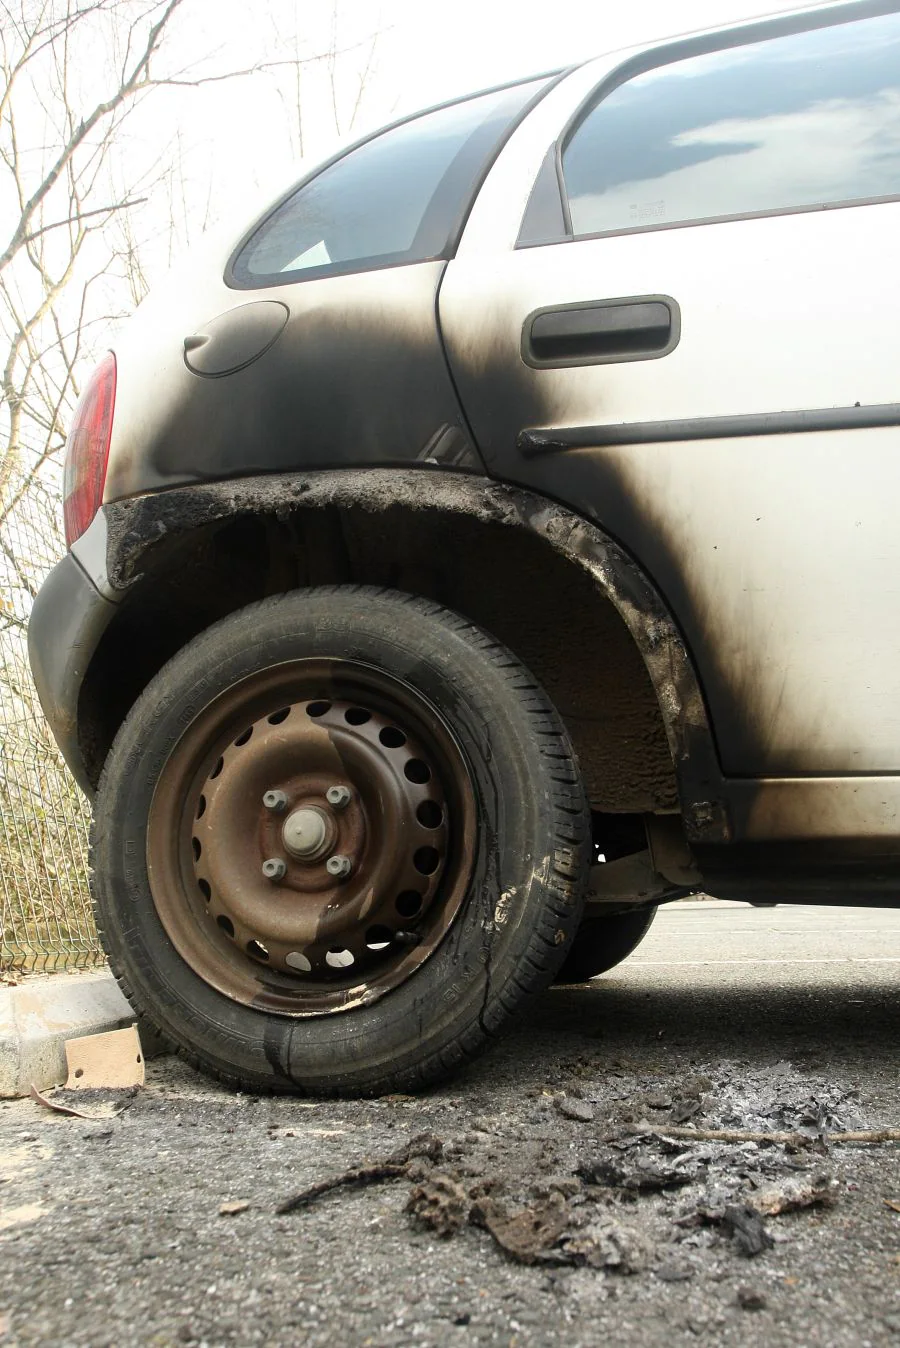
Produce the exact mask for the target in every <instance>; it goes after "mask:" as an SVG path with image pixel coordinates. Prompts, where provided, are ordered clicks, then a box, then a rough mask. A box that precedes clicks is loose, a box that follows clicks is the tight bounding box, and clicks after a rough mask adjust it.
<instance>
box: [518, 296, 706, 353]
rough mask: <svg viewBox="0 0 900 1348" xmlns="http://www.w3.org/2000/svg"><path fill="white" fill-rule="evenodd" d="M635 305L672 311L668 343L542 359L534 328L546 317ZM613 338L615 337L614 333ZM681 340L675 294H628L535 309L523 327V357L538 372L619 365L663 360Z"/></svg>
mask: <svg viewBox="0 0 900 1348" xmlns="http://www.w3.org/2000/svg"><path fill="white" fill-rule="evenodd" d="M632 305H662V306H663V307H664V308H665V309H667V310H668V314H669V330H668V337H667V339H666V341H665V342H664V343H663V344H662V345H661V346H657V347H653V348H651V349H633V350H630V351H629V350H625V349H620V350H617V351H616V350H614V351H594V352H592V353H590V354H587V353H586V354H584V355H572V356H563V355H556V356H552V355H551V356H542V355H540V354H539V352H538V351H536V350H535V347H534V337H535V334H534V329H535V325H536V324H537V323H538V320H540V319H541V318H543V317H544V315H545V314H552V315H554V316H557V315H559V316H562V315H565V314H573V315H574V314H578V313H583V312H584V311H585V310H592V309H625V308H627V307H630V306H632ZM611 335H612V334H611ZM680 339H681V310H680V308H679V307H678V303H677V301H676V300H673V299H672V296H671V295H626V296H624V297H622V298H619V299H605V300H582V301H580V302H579V303H577V304H549V305H546V306H544V307H543V308H541V309H534V310H533V311H532V312H531V313H530V314H529V315H528V317H527V318H526V319H525V322H524V324H523V327H522V345H521V355H522V359H523V360H524V362H525V364H526V365H530V366H531V367H532V369H535V370H547V369H552V370H561V369H568V368H571V367H573V366H577V365H616V364H619V363H621V362H622V361H635V360H659V359H660V357H662V356H668V355H669V353H670V352H671V351H674V350H675V348H676V346H677V345H678V343H679V341H680Z"/></svg>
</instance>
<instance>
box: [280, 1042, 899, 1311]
mask: <svg viewBox="0 0 900 1348" xmlns="http://www.w3.org/2000/svg"><path fill="white" fill-rule="evenodd" d="M626 1079H627V1078H623V1077H621V1076H620V1078H619V1080H618V1082H617V1083H616V1084H617V1085H621V1084H624V1081H625V1080H626ZM611 1094H612V1095H613V1096H616V1095H617V1096H619V1099H618V1100H613V1101H611V1100H610V1095H611ZM551 1110H552V1113H553V1114H554V1115H555V1116H556V1118H557V1121H558V1122H557V1124H554V1125H553V1127H549V1126H548V1125H549V1124H550V1122H551V1114H550V1111H551ZM688 1118H689V1119H690V1120H691V1125H690V1127H686V1126H684V1123H683V1121H684V1120H685V1119H688ZM561 1120H566V1121H567V1122H568V1125H569V1126H568V1127H566V1126H564V1125H563V1124H562V1122H561ZM674 1120H678V1122H677V1123H675V1122H673V1121H674ZM531 1122H532V1125H533V1126H532V1128H531V1129H529V1130H522V1129H521V1128H517V1129H512V1130H511V1131H510V1132H509V1133H507V1131H506V1129H505V1128H504V1126H503V1121H502V1120H478V1121H477V1122H476V1123H474V1124H473V1125H472V1128H471V1131H470V1132H468V1133H466V1134H465V1135H464V1136H462V1137H459V1138H448V1139H441V1138H438V1137H436V1136H434V1135H433V1134H429V1133H424V1134H419V1135H416V1136H414V1137H413V1138H412V1139H411V1140H410V1141H409V1142H407V1143H406V1144H404V1145H403V1146H402V1147H400V1148H398V1149H397V1150H395V1151H394V1152H393V1153H391V1154H390V1155H389V1156H387V1157H384V1158H382V1159H376V1160H366V1161H361V1162H360V1164H359V1165H358V1166H354V1167H352V1168H351V1169H349V1170H347V1171H344V1172H342V1173H341V1174H338V1175H335V1176H332V1177H330V1178H328V1179H325V1180H323V1181H321V1182H319V1183H318V1184H315V1185H313V1186H311V1187H310V1188H308V1189H306V1190H304V1191H303V1192H302V1193H300V1194H298V1195H295V1196H294V1197H293V1198H291V1199H289V1200H287V1201H286V1202H284V1203H282V1204H281V1206H280V1207H279V1208H278V1209H277V1211H278V1213H279V1214H285V1213H288V1212H292V1211H294V1210H295V1209H297V1208H300V1207H308V1206H309V1205H310V1203H312V1202H314V1201H317V1200H318V1199H320V1198H324V1197H325V1196H326V1195H328V1194H332V1193H334V1192H335V1191H338V1190H343V1191H348V1190H350V1189H355V1188H360V1187H363V1186H368V1185H371V1184H377V1183H387V1182H391V1181H398V1180H400V1181H406V1182H408V1183H410V1184H411V1189H410V1193H409V1196H408V1200H407V1202H406V1205H405V1212H406V1215H407V1219H408V1221H409V1223H410V1225H411V1227H412V1228H413V1229H418V1230H420V1231H425V1232H427V1233H429V1234H431V1235H433V1236H437V1237H438V1238H440V1239H443V1240H448V1239H450V1238H452V1237H458V1236H461V1235H462V1234H463V1233H464V1232H466V1231H470V1232H472V1231H473V1230H482V1231H485V1232H487V1233H488V1234H489V1235H490V1236H491V1237H492V1239H493V1242H494V1244H495V1245H496V1247H497V1248H498V1249H499V1250H500V1251H501V1252H502V1254H503V1255H504V1256H506V1257H507V1258H509V1259H511V1260H513V1261H515V1262H517V1263H521V1264H529V1265H543V1266H548V1267H564V1266H569V1267H585V1268H593V1269H598V1270H606V1271H609V1272H615V1273H620V1274H638V1273H643V1272H653V1273H654V1274H655V1276H656V1277H658V1278H659V1279H660V1280H662V1281H670V1282H675V1281H681V1280H685V1279H690V1278H691V1277H692V1276H693V1274H694V1271H695V1263H694V1261H695V1260H696V1259H698V1258H702V1257H703V1252H704V1251H705V1250H709V1249H711V1248H715V1249H717V1250H719V1251H720V1252H729V1253H730V1254H731V1255H733V1256H734V1257H735V1258H738V1259H754V1258H756V1257H758V1256H760V1255H762V1254H764V1253H765V1252H767V1251H770V1250H773V1249H774V1248H775V1247H776V1246H777V1245H778V1244H780V1243H784V1242H785V1241H786V1240H788V1239H790V1235H789V1227H788V1226H786V1225H785V1224H780V1228H781V1229H779V1223H777V1222H773V1220H772V1219H776V1218H780V1217H782V1216H784V1215H786V1214H795V1213H802V1212H804V1211H809V1210H811V1209H819V1210H826V1209H828V1208H830V1207H831V1206H832V1205H833V1204H834V1203H835V1202H836V1201H838V1199H839V1195H840V1191H841V1187H842V1186H841V1181H840V1178H839V1175H838V1173H836V1172H837V1171H838V1170H839V1166H838V1165H837V1164H836V1162H835V1157H834V1153H832V1151H831V1145H830V1139H831V1136H832V1135H833V1134H834V1135H837V1136H838V1137H841V1138H846V1137H854V1138H858V1140H860V1141H872V1142H880V1143H881V1144H882V1145H890V1142H891V1130H878V1131H866V1130H865V1129H864V1128H863V1126H862V1125H863V1124H864V1120H863V1118H862V1116H861V1113H860V1110H859V1104H858V1101H857V1100H856V1099H855V1097H854V1095H853V1093H850V1092H847V1091H846V1090H841V1089H839V1088H837V1087H835V1086H833V1085H831V1084H830V1083H828V1082H827V1081H812V1080H811V1079H810V1078H808V1077H805V1078H804V1077H801V1076H800V1074H799V1073H798V1072H797V1071H796V1070H795V1069H794V1068H793V1066H792V1065H791V1064H790V1063H778V1064H775V1065H774V1066H773V1067H770V1068H767V1069H765V1070H761V1071H756V1072H749V1071H747V1070H745V1069H744V1070H741V1069H740V1068H738V1067H737V1066H736V1065H735V1066H733V1067H732V1066H730V1065H725V1066H724V1067H723V1066H720V1067H719V1068H718V1069H716V1070H715V1071H714V1072H711V1073H710V1074H702V1073H700V1074H698V1075H697V1076H696V1077H695V1078H693V1079H691V1080H688V1081H686V1082H684V1083H683V1084H682V1086H681V1089H680V1091H679V1093H678V1094H677V1095H676V1096H674V1097H673V1096H672V1095H670V1094H666V1093H665V1092H664V1091H662V1090H659V1089H652V1088H651V1089H649V1090H647V1089H646V1088H645V1089H644V1090H639V1089H637V1079H635V1083H634V1089H633V1090H629V1091H616V1090H613V1091H612V1092H611V1091H610V1085H609V1082H608V1081H607V1082H606V1083H605V1084H604V1085H603V1086H598V1087H597V1088H596V1091H595V1092H592V1091H591V1089H590V1088H588V1087H586V1086H585V1085H583V1084H578V1085H576V1086H575V1087H573V1091H572V1093H571V1094H564V1093H560V1092H546V1093H545V1094H543V1095H542V1097H541V1107H540V1108H539V1109H538V1110H537V1111H536V1112H535V1113H534V1114H533V1115H532V1116H531ZM738 1125H739V1126H738ZM848 1130H852V1131H848ZM748 1133H749V1134H752V1135H753V1137H754V1138H762V1139H764V1140H763V1141H757V1140H743V1139H744V1137H745V1135H746V1134H748ZM732 1139H735V1140H732ZM741 1305H742V1306H744V1308H745V1309H752V1308H755V1303H754V1306H751V1305H750V1303H749V1301H748V1302H746V1303H745V1302H742V1303H741Z"/></svg>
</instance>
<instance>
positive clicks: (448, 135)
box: [228, 80, 547, 288]
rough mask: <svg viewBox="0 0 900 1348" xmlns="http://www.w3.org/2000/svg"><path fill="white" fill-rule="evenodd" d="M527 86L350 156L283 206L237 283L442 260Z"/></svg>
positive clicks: (262, 229)
mask: <svg viewBox="0 0 900 1348" xmlns="http://www.w3.org/2000/svg"><path fill="white" fill-rule="evenodd" d="M546 84H547V81H546V80H532V81H529V82H527V83H525V84H520V85H516V86H515V87H513V88H507V89H502V90H500V91H496V92H493V93H488V94H480V95H478V96H477V97H475V98H470V99H466V100H465V101H463V102H460V103H455V104H452V105H451V106H449V107H444V108H439V109H437V110H436V111H434V112H429V113H423V114H422V115H421V116H419V117H415V118H413V119H411V120H410V121H407V122H403V123H401V124H400V125H399V126H395V127H393V128H391V129H389V130H387V131H383V132H381V133H380V134H379V135H376V136H374V137H373V138H372V139H370V140H367V141H365V142H363V144H361V145H359V146H357V147H356V148H355V149H352V150H350V151H348V153H347V154H345V155H343V156H342V157H341V158H340V159H338V160H336V161H334V162H333V163H331V164H330V165H328V166H326V167H325V168H324V169H322V170H321V172H319V173H318V174H317V175H316V176H315V177H314V178H312V179H310V180H309V181H307V182H306V183H304V184H303V185H301V186H300V187H299V188H298V189H297V190H296V191H295V192H293V193H292V194H291V195H290V196H289V197H287V199H286V200H284V201H283V202H282V203H281V204H280V205H279V206H278V207H277V208H276V209H275V210H274V211H273V212H272V213H271V214H270V215H269V216H268V218H267V219H266V220H264V221H263V222H262V224H260V225H259V227H258V228H257V229H256V230H255V231H254V233H253V234H252V235H251V237H250V239H249V240H248V241H247V242H246V243H245V244H244V245H243V247H242V248H241V249H240V250H239V252H238V254H237V256H236V257H235V259H234V261H233V263H232V266H231V273H230V276H229V278H228V279H229V281H230V282H231V283H232V284H233V285H236V286H238V287H243V288H250V287H252V288H256V287H259V286H264V285H275V284H279V285H282V284H284V283H285V282H286V281H292V280H301V279H305V278H312V277H316V276H328V275H334V274H337V273H341V272H348V271H360V270H364V269H371V268H375V267H386V266H397V265H401V264H403V263H410V262H424V261H428V260H429V259H433V258H438V257H443V256H446V255H447V253H448V249H449V248H450V246H451V243H452V241H453V239H454V236H455V233H456V230H457V228H458V226H459V224H460V223H461V218H462V215H463V213H464V211H465V209H466V207H467V206H468V204H469V202H470V200H471V197H472V194H473V193H474V191H475V190H476V188H477V185H478V183H479V181H480V179H481V176H482V174H483V173H484V171H485V169H486V167H487V165H488V163H489V162H490V160H491V159H492V158H493V156H494V154H495V153H496V151H497V149H498V147H499V144H500V142H501V141H502V139H503V137H504V135H505V134H506V133H507V132H508V131H509V130H510V129H511V127H512V126H513V125H514V124H515V122H516V121H517V120H518V118H519V117H520V116H521V114H522V113H523V112H524V110H525V109H526V108H527V106H528V104H529V102H530V101H531V100H532V99H533V98H534V97H535V96H536V95H537V94H539V93H540V91H541V90H542V89H543V88H544V87H546Z"/></svg>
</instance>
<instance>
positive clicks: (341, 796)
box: [325, 786, 350, 810]
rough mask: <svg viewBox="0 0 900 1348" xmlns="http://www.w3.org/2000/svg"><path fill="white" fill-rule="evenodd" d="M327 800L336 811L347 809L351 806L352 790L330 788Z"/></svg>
mask: <svg viewBox="0 0 900 1348" xmlns="http://www.w3.org/2000/svg"><path fill="white" fill-rule="evenodd" d="M325 799H326V800H327V801H328V804H329V805H332V806H334V808H335V809H336V810H343V809H346V807H347V806H348V805H349V804H350V788H349V787H348V786H329V788H328V790H327V791H326V792H325Z"/></svg>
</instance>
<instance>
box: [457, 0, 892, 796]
mask: <svg viewBox="0 0 900 1348" xmlns="http://www.w3.org/2000/svg"><path fill="white" fill-rule="evenodd" d="M879 8H880V9H881V10H884V9H885V8H886V6H884V5H882V6H868V7H867V8H866V9H865V10H858V11H857V13H859V14H862V16H863V17H861V18H858V19H857V20H855V21H853V22H841V23H837V24H835V23H834V22H833V20H832V21H829V20H828V19H827V17H825V16H823V15H821V14H819V15H818V16H812V17H809V16H807V17H806V18H805V19H802V20H797V19H796V18H793V19H791V20H788V21H785V20H777V21H774V22H769V23H765V24H760V25H754V26H752V27H750V28H748V29H746V30H745V31H744V32H743V33H741V34H739V35H737V36H735V35H733V34H732V35H731V36H728V37H725V38H723V37H713V38H709V37H704V38H700V39H692V40H686V41H684V42H681V43H679V44H673V45H672V46H671V47H668V48H665V49H660V50H658V51H656V52H654V53H650V54H649V55H648V54H647V53H640V54H638V55H637V56H635V57H631V58H629V59H628V60H627V61H626V62H625V63H624V64H622V63H621V62H617V61H605V62H603V63H601V64H600V65H599V66H597V67H594V68H587V69H584V68H583V69H582V70H580V71H578V72H576V73H575V74H574V75H573V76H571V77H570V78H569V80H568V81H566V82H565V83H564V84H563V85H562V86H560V88H559V89H557V90H555V91H554V92H553V93H552V94H551V95H550V96H549V97H548V98H547V99H546V100H545V102H544V104H542V105H541V106H539V107H538V108H537V109H536V110H535V111H534V112H533V113H532V114H531V116H530V117H529V119H528V120H527V121H526V122H525V124H524V125H523V126H522V127H520V128H519V130H518V132H517V133H516V135H515V136H514V137H513V138H512V140H511V142H510V144H509V145H508V147H507V149H506V151H505V152H504V154H503V155H502V156H501V158H500V159H499V161H498V163H497V164H496V166H495V168H494V170H493V171H492V173H491V175H490V176H489V178H488V180H487V182H486V184H485V186H484V188H483V190H482V193H481V195H480V197H479V199H478V201H477V202H476V205H475V208H474V211H473V214H472V216H471V218H470V221H469V225H468V227H467V230H466V232H465V234H464V236H463V239H462V242H461V246H460V248H459V251H458V254H457V257H456V259H455V260H454V261H453V262H452V263H451V264H450V266H449V268H448V272H447V274H446V275H445V278H444V280H443V283H442V287H441V292H440V319H441V325H442V330H443V335H444V341H445V344H446V348H447V352H448V356H449V360H450V365H451V369H452V371H453V375H454V378H455V381H456V385H457V387H458V389H459V391H460V395H461V398H462V402H463V405H464V408H465V410H466V412H467V415H468V417H469V420H470V423H471V425H472V428H473V431H474V435H475V438H476V441H477V443H478V445H479V448H480V450H481V452H482V455H483V456H484V458H485V460H486V462H487V464H488V466H489V469H490V471H491V472H492V473H493V474H494V475H496V476H498V477H501V478H504V479H507V480H509V481H513V482H517V483H521V484H525V485H527V486H529V487H532V488H535V489H537V490H539V491H541V492H543V493H546V494H547V495H548V496H551V497H553V498H555V499H558V500H560V501H563V502H565V503H568V504H570V505H571V506H573V507H574V508H575V509H576V510H578V511H580V512H581V513H582V514H584V515H587V516H589V517H591V518H593V519H594V520H595V521H597V522H598V523H599V524H600V525H602V526H603V528H604V529H606V530H607V531H608V532H609V533H610V534H611V535H613V536H614V537H615V538H616V539H618V541H619V542H620V543H622V544H623V545H624V546H625V547H626V548H627V549H628V550H629V551H630V552H631V553H632V554H633V555H634V556H635V557H636V558H637V559H638V560H639V562H640V563H641V564H642V566H643V567H644V568H645V569H646V570H647V571H648V572H649V574H650V576H651V578H652V579H653V580H654V581H655V583H656V584H657V586H658V587H659V589H660V590H661V591H662V593H663V595H664V597H665V599H666V600H667V601H668V603H669V605H670V607H671V609H672V611H673V613H674V615H675V617H676V620H677V621H678V622H679V624H680V625H681V627H682V630H683V632H684V634H685V636H686V639H687V642H688V645H689V648H690V650H691V651H692V654H693V657H694V659H695V662H696V664H697V666H698V668H699V672H700V677H701V682H702V685H703V687H704V691H705V693H706V696H707V699H708V703H709V706H710V711H711V716H712V721H713V725H714V730H715V734H716V737H717V743H718V748H719V753H720V758H721V761H722V766H723V769H724V771H725V772H726V773H728V774H732V775H735V776H739V775H746V776H771V777H784V776H795V775H818V774H822V775H827V774H830V775H844V774H865V773H891V772H897V771H898V770H900V662H898V650H900V603H898V593H897V592H898V583H900V582H898V577H900V530H898V529H897V527H896V522H895V514H896V507H897V502H898V500H900V429H898V423H900V324H898V322H897V314H898V313H900V268H898V266H897V260H896V259H897V240H898V238H900V15H898V14H897V13H896V12H894V13H888V14H884V13H882V14H879V13H878V12H877V10H878V9H879ZM804 25H806V26H805V27H804ZM823 25H825V26H823ZM554 118H555V119H556V121H555V123H554V120H553V119H554ZM573 639H575V640H577V634H575V636H574V638H573Z"/></svg>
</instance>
